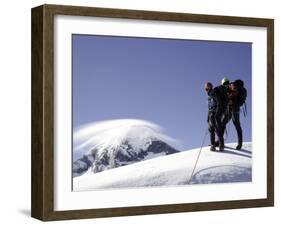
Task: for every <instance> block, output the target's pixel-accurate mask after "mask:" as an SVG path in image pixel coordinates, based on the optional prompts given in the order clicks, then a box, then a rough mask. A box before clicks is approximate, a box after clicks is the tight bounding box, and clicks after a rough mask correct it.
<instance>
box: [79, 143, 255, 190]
mask: <svg viewBox="0 0 281 226" xmlns="http://www.w3.org/2000/svg"><path fill="white" fill-rule="evenodd" d="M235 146H236V144H227V145H226V148H225V151H224V152H211V151H209V147H203V149H202V152H201V155H200V158H199V162H198V165H197V167H196V169H195V172H194V175H193V177H192V180H191V182H190V184H206V183H227V182H249V181H251V180H252V170H251V167H252V157H251V156H252V151H251V147H252V145H251V143H244V145H243V149H242V150H240V151H237V150H235ZM199 150H200V149H192V150H188V151H184V152H180V153H176V154H171V155H167V156H161V157H157V158H154V159H150V160H145V161H142V162H138V163H135V164H131V165H128V166H123V167H120V168H116V169H111V170H107V171H103V172H100V173H96V174H94V173H93V172H91V170H88V171H87V172H86V173H85V174H83V175H82V176H79V177H75V178H73V190H74V191H87V190H94V189H110V188H128V187H148V186H171V185H185V184H188V182H189V180H190V177H191V173H192V170H193V167H194V164H195V161H196V158H197V156H198V153H199Z"/></svg>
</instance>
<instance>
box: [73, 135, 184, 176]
mask: <svg viewBox="0 0 281 226" xmlns="http://www.w3.org/2000/svg"><path fill="white" fill-rule="evenodd" d="M178 152H179V151H178V150H176V149H174V148H173V147H171V146H170V145H168V144H166V143H165V142H163V141H160V140H153V141H151V143H150V144H149V145H148V147H147V149H135V148H133V147H132V146H131V145H130V143H128V142H125V143H123V144H122V145H120V146H119V147H118V149H117V150H107V149H105V150H104V151H103V153H102V154H100V155H98V154H97V153H98V150H93V151H92V152H91V153H90V154H87V155H84V156H83V157H82V158H80V159H78V160H76V161H75V162H74V163H73V176H74V177H75V176H79V175H81V174H83V173H85V172H86V171H87V170H89V169H90V170H91V171H92V172H93V173H98V172H101V171H104V170H108V169H113V168H117V167H120V166H126V165H130V164H133V163H136V162H140V161H143V160H147V159H151V158H155V157H159V156H164V155H169V154H174V153H178ZM112 153H113V154H112Z"/></svg>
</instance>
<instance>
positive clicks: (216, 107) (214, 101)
mask: <svg viewBox="0 0 281 226" xmlns="http://www.w3.org/2000/svg"><path fill="white" fill-rule="evenodd" d="M204 88H205V91H206V92H207V94H208V118H207V122H208V128H209V132H210V141H211V148H210V150H211V151H216V145H215V143H216V142H215V134H217V136H218V141H219V151H223V148H224V140H223V133H222V124H221V115H220V111H221V109H220V106H221V104H220V97H219V95H218V93H217V91H216V90H215V89H213V85H212V83H210V82H207V83H206V84H205V87H204Z"/></svg>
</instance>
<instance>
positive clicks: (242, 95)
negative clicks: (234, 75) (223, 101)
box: [234, 79, 247, 107]
mask: <svg viewBox="0 0 281 226" xmlns="http://www.w3.org/2000/svg"><path fill="white" fill-rule="evenodd" d="M234 85H235V87H236V88H237V91H238V104H239V106H240V107H241V106H242V105H243V104H244V103H245V101H246V98H247V90H246V88H245V87H244V82H243V81H242V80H241V79H237V80H235V81H234Z"/></svg>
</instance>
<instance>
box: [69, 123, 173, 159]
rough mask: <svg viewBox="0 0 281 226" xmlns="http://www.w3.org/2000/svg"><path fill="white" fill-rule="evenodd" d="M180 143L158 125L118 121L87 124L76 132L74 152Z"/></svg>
mask: <svg viewBox="0 0 281 226" xmlns="http://www.w3.org/2000/svg"><path fill="white" fill-rule="evenodd" d="M155 140H160V141H163V142H166V143H168V144H171V145H173V144H176V143H178V142H177V141H176V140H175V139H173V138H171V137H168V136H167V135H165V134H164V133H163V130H162V128H161V127H159V126H158V125H156V124H154V123H152V122H148V121H144V120H139V119H118V120H108V121H101V122H96V123H91V124H87V125H85V126H82V127H79V128H78V129H76V130H75V131H74V136H73V143H74V152H81V153H83V154H88V153H89V151H91V150H99V152H103V150H105V149H107V150H110V149H111V150H116V149H118V148H119V147H120V146H121V145H123V144H124V143H128V144H130V145H131V147H132V148H134V149H146V148H147V147H148V146H149V145H150V144H151V142H152V141H155Z"/></svg>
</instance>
